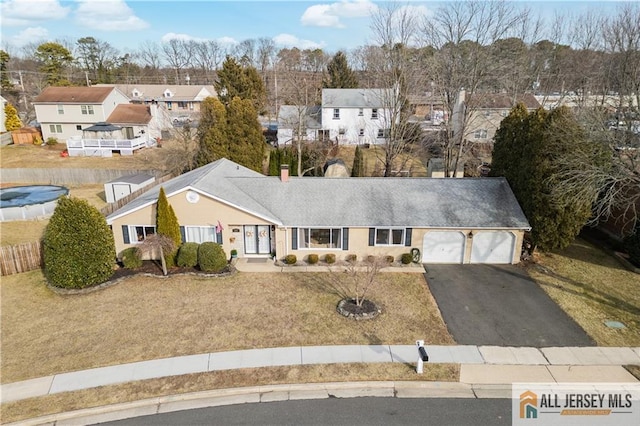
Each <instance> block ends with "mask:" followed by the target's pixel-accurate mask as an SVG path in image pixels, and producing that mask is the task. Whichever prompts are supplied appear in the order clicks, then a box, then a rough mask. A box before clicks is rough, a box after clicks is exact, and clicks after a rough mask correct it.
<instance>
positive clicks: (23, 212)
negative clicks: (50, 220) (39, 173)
mask: <svg viewBox="0 0 640 426" xmlns="http://www.w3.org/2000/svg"><path fill="white" fill-rule="evenodd" d="M68 194H69V190H68V189H67V188H65V187H64V186H57V185H28V186H12V187H9V188H0V220H2V221H10V220H26V219H37V218H42V217H48V216H51V214H52V213H53V211H54V210H55V208H56V204H57V201H58V198H60V197H62V196H66V195H68Z"/></svg>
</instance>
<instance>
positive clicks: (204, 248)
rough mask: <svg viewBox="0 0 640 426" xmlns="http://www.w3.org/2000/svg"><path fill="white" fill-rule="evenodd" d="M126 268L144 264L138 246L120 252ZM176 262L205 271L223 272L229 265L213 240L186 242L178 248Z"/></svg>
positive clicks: (222, 251) (220, 248)
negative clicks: (199, 242)
mask: <svg viewBox="0 0 640 426" xmlns="http://www.w3.org/2000/svg"><path fill="white" fill-rule="evenodd" d="M120 257H121V258H122V264H123V266H124V267H125V268H128V269H135V268H139V267H141V266H142V258H141V256H140V252H139V251H138V249H137V248H136V247H129V248H127V249H125V250H123V251H122V253H121V254H120ZM175 264H176V265H178V266H180V267H183V268H195V267H196V266H197V267H198V268H199V269H200V270H201V271H203V272H213V273H218V272H222V271H223V270H224V268H225V267H226V266H227V255H226V254H225V252H224V250H223V249H222V246H221V245H220V244H216V243H213V242H205V243H202V244H198V243H184V244H182V245H181V246H180V248H179V249H178V252H177V254H176V258H175Z"/></svg>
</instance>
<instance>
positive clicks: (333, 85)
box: [322, 51, 358, 89]
mask: <svg viewBox="0 0 640 426" xmlns="http://www.w3.org/2000/svg"><path fill="white" fill-rule="evenodd" d="M322 86H323V87H325V88H330V89H357V88H358V77H357V76H356V73H355V72H353V70H352V69H351V67H349V64H348V63H347V56H346V55H345V54H344V52H342V51H341V52H338V53H336V54H335V55H334V57H333V58H331V60H330V61H329V63H328V64H327V76H326V77H325V79H323V81H322Z"/></svg>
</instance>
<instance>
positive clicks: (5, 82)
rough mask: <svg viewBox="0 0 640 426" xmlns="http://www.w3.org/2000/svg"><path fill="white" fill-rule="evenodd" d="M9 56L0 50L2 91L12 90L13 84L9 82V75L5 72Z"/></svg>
mask: <svg viewBox="0 0 640 426" xmlns="http://www.w3.org/2000/svg"><path fill="white" fill-rule="evenodd" d="M10 59H11V56H9V54H8V53H7V52H5V51H4V50H0V82H1V83H2V84H1V87H2V90H3V91H4V90H11V89H13V84H11V82H10V81H9V73H8V72H7V65H8V64H9V60H10Z"/></svg>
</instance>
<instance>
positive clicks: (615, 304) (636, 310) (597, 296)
mask: <svg viewBox="0 0 640 426" xmlns="http://www.w3.org/2000/svg"><path fill="white" fill-rule="evenodd" d="M535 270H536V271H538V272H540V273H542V274H543V275H546V276H548V277H550V278H555V279H557V280H560V281H562V282H565V283H567V284H570V285H573V286H575V287H578V288H581V289H583V290H585V291H584V292H579V291H577V290H573V289H570V288H567V287H563V286H561V285H558V284H553V283H552V282H547V281H542V280H536V282H537V283H538V284H539V285H541V286H546V287H552V288H555V289H557V290H560V291H563V292H565V293H570V294H573V295H574V296H578V297H581V298H583V299H589V300H592V301H594V302H597V303H600V304H602V305H606V306H609V307H611V308H615V309H619V310H621V311H624V312H627V313H629V314H632V315H637V316H640V307H638V306H636V305H632V304H631V303H629V302H627V301H625V300H622V299H620V298H618V297H615V296H611V295H610V294H607V293H605V292H603V291H601V290H599V289H597V288H594V287H593V286H591V285H588V284H585V283H581V282H578V281H576V280H573V279H571V278H567V277H565V276H562V275H560V274H557V273H555V272H553V271H551V270H549V269H547V268H545V267H542V266H537V267H535Z"/></svg>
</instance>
